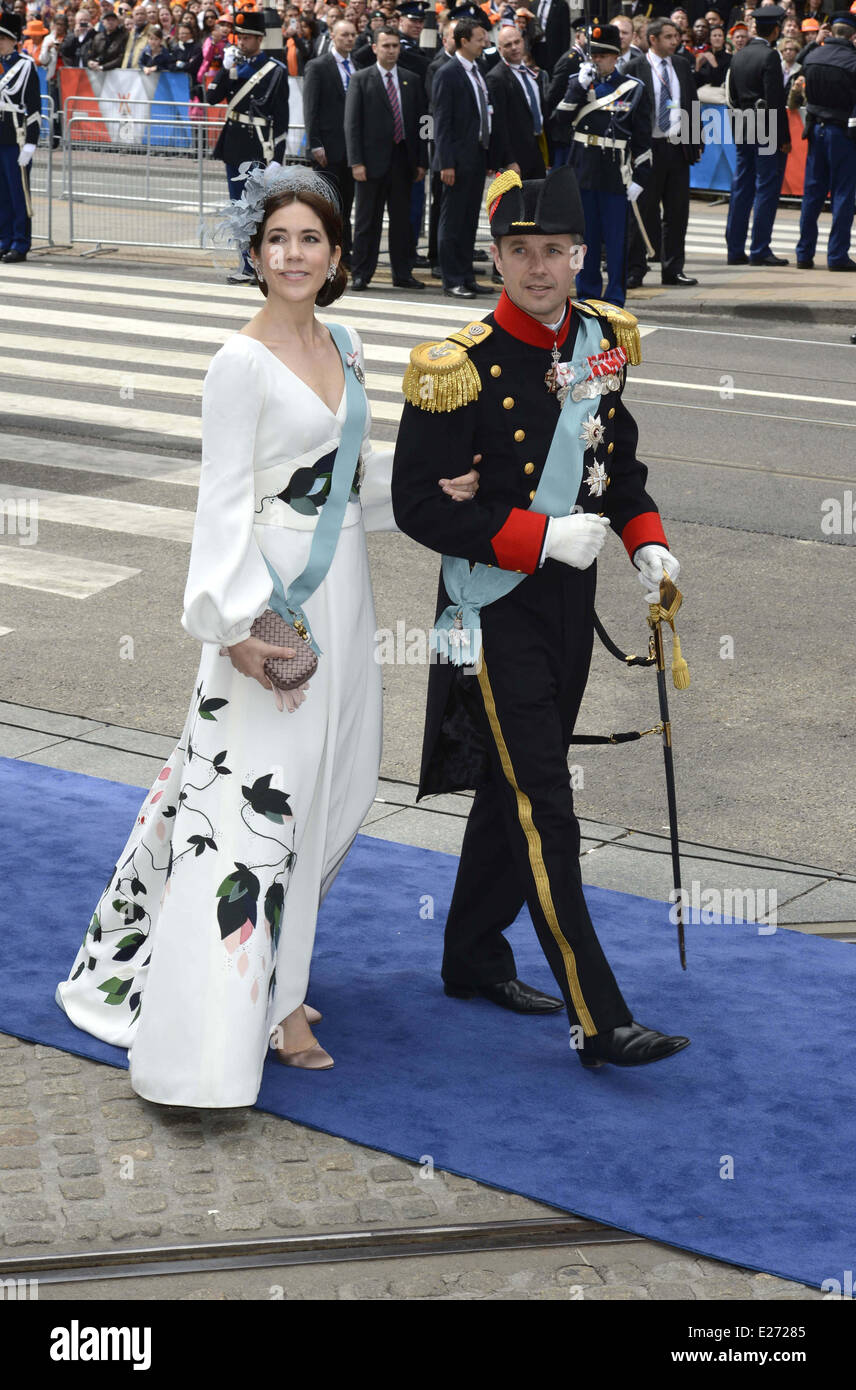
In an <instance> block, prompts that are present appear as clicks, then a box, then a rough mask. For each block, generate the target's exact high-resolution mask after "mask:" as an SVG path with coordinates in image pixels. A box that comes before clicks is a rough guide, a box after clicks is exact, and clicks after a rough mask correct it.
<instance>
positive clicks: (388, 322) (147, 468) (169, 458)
mask: <svg viewBox="0 0 856 1390" xmlns="http://www.w3.org/2000/svg"><path fill="white" fill-rule="evenodd" d="M5 269H6V268H5V267H4V270H5ZM3 285H4V291H5V294H6V296H7V302H8V303H9V304H10V305H14V302H15V299H16V297H20V300H21V302H22V303H26V305H27V311H26V312H23V313H21V315H20V317H19V318H16V316H15V315H14V313H7V314H6V316H5V319H4V322H3V324H2V331H0V354H2V360H0V416H5V418H6V422H7V428H6V430H5V431H4V433H3V437H2V442H0V522H2V521H5V523H6V524H5V525H4V526H3V530H2V534H0V586H2V585H6V586H10V587H13V588H22V589H38V590H41V591H43V592H45V593H50V594H57V595H61V596H62V597H64V598H73V599H78V600H82V599H89V598H92V597H93V596H95V595H97V594H98V593H100V592H101V591H103V590H104V589H107V588H111V587H112V586H114V585H116V584H119V583H121V582H122V581H123V580H125V579H128V578H130V577H131V576H133V575H136V574H138V573H140V571H139V570H138V569H136V568H132V567H130V566H127V565H121V564H109V563H104V562H102V561H95V560H93V559H92V558H90V557H88V556H87V554H86V550H87V546H86V542H85V539H84V537H83V535H82V532H84V531H86V530H92V531H98V532H102V533H103V532H111V533H113V534H115V535H117V536H127V537H137V538H142V539H144V540H146V541H150V542H152V551H151V554H152V561H153V563H154V562H155V558H156V555H157V543H159V542H163V541H167V542H169V541H172V542H179V543H180V544H182V545H183V546H186V545H187V544H188V543H189V541H190V539H191V536H192V531H193V516H194V514H193V510H192V509H191V508H190V507H189V505H188V503H189V501H190V500H191V499H190V498H189V496H188V491H187V489H188V488H195V487H196V486H197V484H198V478H199V458H198V454H199V444H200V440H201V422H200V411H199V403H200V398H201V394H202V382H203V378H204V376H205V372H206V371H207V368H208V364H209V363H210V361H211V357H212V356H213V354H214V352H215V351H216V350H217V348H218V347H219V346H220V345H221V344H222V343H224V342H225V341H226V340H227V339H228V338H229V337H231V335H232V334H233V333H234V332H235V331H236V330H237V329H238V328H239V327H240V326H241V325H242V324H243V323H245V322H246V321H247V319H248V318H249V317H250V316H251V314H252V312H253V311H254V310H256V309H257V308H258V305H259V298H258V292H257V291H256V290H255V288H254V287H252V286H246V287H245V286H227V285H225V284H224V283H222V282H211V283H201V282H199V281H196V280H188V279H185V278H182V276H181V274H180V273H179V274H177V275H176V276H174V277H169V278H168V277H165V276H158V275H153V276H148V275H139V274H138V275H133V274H124V273H121V272H117V271H116V270H115V268H111V267H109V266H107V265H105V266H104V268H103V269H101V268H100V267H99V269H98V271H97V272H93V271H91V270H89V269H87V270H83V269H80V268H78V267H76V266H74V265H68V264H59V265H50V264H47V263H44V262H42V263H40V262H37V261H33V262H30V263H28V264H27V266H26V267H21V268H20V269H17V268H16V269H13V268H12V267H9V273H8V274H4V276H3ZM485 307H487V306H485V305H483V304H481V303H479V304H474V305H473V306H472V308H469V307H468V306H461V305H459V304H450V305H448V306H447V305H445V304H437V303H429V304H418V303H417V304H414V303H412V302H410V301H409V300H402V299H392V298H390V299H387V298H386V297H384V298H383V299H380V298H378V297H375V296H372V297H371V299H368V300H367V299H365V298H364V297H362V296H358V295H345V296H343V298H342V299H340V300H339V301H337V303H336V305H335V306H334V308H332V309H330V310H328V311H326V312H323V313H322V314H321V315H319V316H320V317H321V318H322V319H323V320H325V321H331V320H337V321H341V322H345V323H347V324H349V325H351V326H353V327H354V328H355V329H356V330H357V332H359V334H360V336H361V338H362V339H363V345H364V350H365V356H366V364H367V368H368V372H367V376H368V380H367V385H368V390H369V397H370V402H371V408H372V418H373V420H374V421H375V422H376V424H377V427H378V431H379V432H380V436H381V437H379V438H378V439H377V440H375V444H376V445H377V446H382V445H383V444H384V443H386V444H388V443H389V442H390V440H391V439H392V438H393V437H394V430H395V425H396V423H397V421H398V418H399V416H400V413H401V377H402V372H403V369H404V367H405V365H406V364H407V362H408V360H409V357H410V349H411V347H412V345H413V343H414V342H416V341H421V340H424V339H429V338H437V337H443V336H445V334H446V333H448V332H450V331H452V330H453V329H455V328H459V327H462V326H463V325H464V324H466V323H468V322H470V321H471V320H472V319H473V318H475V317H477V315H478V311H479V310H481V311H482V312H484V310H485ZM34 422H35V423H36V424H37V426H38V428H39V429H40V430H41V431H43V432H44V433H46V434H51V433H55V434H58V435H61V434H67V433H68V432H69V431H74V432H76V433H77V434H79V435H82V436H83V437H84V438H85V439H86V442H85V443H79V444H78V443H75V442H74V440H73V439H72V440H64V441H63V445H62V448H61V449H57V448H56V447H55V446H52V445H51V444H48V443H46V441H45V439H40V438H33V437H32V435H31V434H28V433H26V432H25V430H28V429H32V426H33V424H34ZM92 440H94V441H97V442H96V443H92V442H90V441H92ZM149 440H150V441H151V447H150V446H149V443H148V441H149ZM126 441H127V443H126ZM165 449H166V450H168V451H169V452H166V453H165V452H163V450H165ZM15 465H17V468H18V472H17V473H16V474H11V473H10V472H9V467H10V466H15ZM46 465H47V466H48V467H49V468H50V469H51V476H50V481H49V485H48V486H46V487H40V486H22V485H21V484H20V483H18V482H15V481H12V478H13V477H19V476H20V469H21V467H22V466H29V467H30V468H32V469H33V471H34V474H35V473H36V471H37V470H39V469H43V468H44V467H45V466H46ZM57 472H59V473H60V474H61V475H67V476H68V479H69V486H68V490H59V488H58V486H57V484H56V475H57ZM93 474H94V475H100V476H101V477H102V478H103V479H104V484H105V488H107V489H109V490H110V491H112V492H115V485H114V486H113V487H112V488H111V487H110V481H111V480H116V482H118V481H119V480H121V479H132V480H134V481H135V482H138V483H147V484H152V485H158V486H160V487H161V488H162V487H163V486H164V485H166V486H167V487H174V488H175V489H176V492H175V494H174V496H175V502H176V505H175V506H169V505H148V504H144V503H141V502H131V501H127V500H116V499H115V498H114V497H110V496H108V497H103V496H99V495H98V494H97V487H95V488H93V486H92V485H91V483H90V484H89V485H88V486H87V478H84V477H82V476H81V475H87V477H88V478H89V477H91V475H93ZM4 475H5V476H4ZM78 478H79V479H80V483H78V482H77V481H76V480H77V479H78ZM7 479H8V481H7ZM34 481H35V482H38V481H40V479H39V478H38V476H34ZM81 484H82V486H83V490H82V491H81V492H78V491H76V490H75V489H76V487H78V486H80V485H81ZM60 486H61V485H60ZM4 505H5V506H6V512H8V513H9V516H6V514H5V513H3V512H2V508H3V506H4ZM15 508H18V509H21V513H22V514H23V512H24V511H26V512H27V513H28V514H29V515H31V517H34V518H35V519H36V520H37V521H38V524H39V525H40V526H42V527H43V528H44V529H43V531H42V535H41V536H40V537H39V539H38V543H37V544H31V543H28V540H27V537H26V536H25V535H23V534H15V524H14V510H15ZM10 518H11V519H10ZM19 529H20V528H19ZM57 532H58V533H59V535H61V536H62V538H63V544H64V546H67V547H68V551H69V553H59V552H57V551H55V549H54V547H53V545H52V544H51V538H52V537H53V536H54V535H55V534H57ZM6 630H8V631H11V629H6ZM0 635H2V632H0Z"/></svg>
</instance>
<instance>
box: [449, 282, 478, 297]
mask: <svg viewBox="0 0 856 1390" xmlns="http://www.w3.org/2000/svg"><path fill="white" fill-rule="evenodd" d="M443 293H444V294H448V295H450V296H451V298H452V299H475V297H476V296H475V292H474V291H473V290H470V289H467V287H466V285H452V286H451V288H450V289H446V290H444V291H443Z"/></svg>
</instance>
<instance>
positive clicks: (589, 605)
mask: <svg viewBox="0 0 856 1390" xmlns="http://www.w3.org/2000/svg"><path fill="white" fill-rule="evenodd" d="M487 208H488V215H489V218H490V227H491V233H492V235H493V239H494V246H493V247H492V248H491V249H492V251H493V254H494V259H495V261H496V264H497V268H498V269H499V271H500V273H501V274H502V275H503V277H504V280H505V287H504V289H503V292H502V294H501V295H500V298H499V303H498V305H497V307H496V309H495V310H494V312H493V313H491V314H489V315H488V316H487V318H486V319H484V320H481V321H477V322H475V323H470V324H468V325H466V327H464V328H458V329H457V330H455V331H452V332H451V333H450V334H449V336H448V337H447V338H446V340H445V341H444V342H439V343H421V344H419V346H418V347H416V348H414V349H413V352H412V353H411V359H410V367H409V368H408V371H407V373H406V375H405V379H404V393H405V396H406V403H405V406H404V410H403V413H402V416H401V424H400V426H399V431H398V440H397V444H396V450H395V460H394V464H393V478H392V501H393V508H394V512H395V518H396V521H397V523H398V526H399V528H400V530H402V531H404V532H405V533H406V534H407V535H409V536H412V537H413V539H414V540H417V541H419V542H420V543H421V544H422V545H425V546H427V547H428V548H429V549H431V550H436V551H439V552H441V553H443V557H444V558H443V575H442V581H441V585H440V596H439V603H438V618H437V621H436V625H435V626H436V629H437V633H438V639H439V638H440V637H445V638H446V639H447V640H448V643H449V646H448V647H447V651H450V652H452V653H454V651H455V650H457V651H459V652H460V651H461V650H462V648H463V647H466V648H467V651H468V652H469V653H470V654H471V655H477V652H476V646H475V640H476V636H477V634H478V636H479V639H480V643H481V654H480V659H479V660H477V661H476V662H472V661H471V662H470V669H469V670H468V668H467V667H466V666H464V665H461V664H457V663H456V661H455V659H454V655H453V658H452V660H451V661H449V662H445V663H444V662H442V661H438V662H435V663H434V664H432V666H431V669H430V674H429V684H428V708H427V716H426V724H425V741H424V745H423V758H422V774H421V779H420V786H419V795H420V796H424V795H427V794H429V793H434V792H440V791H452V790H461V789H463V788H470V787H475V788H476V795H475V800H474V802H473V806H472V810H471V812H470V815H469V819H468V822H467V829H466V833H465V836H464V843H463V847H462V851H461V859H460V864H459V868H458V875H457V881H456V883H455V891H454V895H453V898H452V903H451V907H450V910H449V916H448V919H447V923H446V933H445V952H444V957H443V968H442V977H443V981H444V984H445V988H446V993H447V994H448V995H451V996H453V997H456V998H461V999H468V998H472V997H473V996H475V995H479V996H481V997H483V998H486V999H488V1000H490V1001H491V1002H492V1003H495V1004H497V1005H499V1006H500V1007H502V1008H506V1009H511V1010H513V1011H514V1012H516V1013H525V1014H543V1013H549V1012H553V1011H554V1010H556V1009H559V1008H561V1007H562V1001H561V1000H559V999H555V998H553V997H551V996H549V995H545V994H543V993H542V992H541V991H539V990H536V989H534V988H533V987H532V986H530V985H527V984H525V983H523V982H522V981H521V980H519V979H518V978H517V977H516V970H515V964H514V955H513V952H512V950H511V947H510V946H509V944H508V942H507V941H506V940H505V937H504V935H503V932H504V931H505V929H506V928H507V927H509V926H510V925H511V924H512V922H513V921H514V920H515V918H516V917H517V914H518V912H519V911H520V909H521V907H522V906H523V903H524V901H525V902H526V903H527V904H528V907H529V911H530V914H531V917H532V921H533V924H534V926H535V930H536V932H537V934H538V939H539V941H540V943H541V946H542V948H543V950H544V953H545V955H546V957H547V960H548V961H549V964H550V967H551V969H552V970H553V973H554V975H555V977H556V981H557V983H558V985H559V988H560V989H561V992H562V998H563V1000H564V1004H565V1007H566V1009H567V1011H568V1017H569V1019H570V1022H571V1025H572V1035H571V1036H572V1045H573V1046H574V1047H575V1050H577V1052H578V1056H579V1060H580V1061H581V1062H582V1064H583V1065H584V1066H586V1067H599V1066H602V1065H603V1064H604V1063H606V1062H611V1063H614V1064H616V1065H618V1066H638V1065H642V1064H643V1063H646V1062H655V1061H658V1060H660V1059H661V1058H664V1057H668V1056H671V1055H672V1053H674V1052H677V1051H679V1050H680V1049H681V1048H683V1047H686V1046H687V1039H686V1038H683V1037H666V1036H664V1035H663V1034H661V1033H658V1032H656V1031H655V1030H653V1029H649V1028H645V1027H644V1026H643V1025H641V1024H639V1023H638V1022H636V1021H635V1020H634V1018H633V1016H632V1014H631V1011H630V1009H629V1008H628V1006H627V1004H626V1003H625V1001H624V999H623V998H622V996H621V993H620V991H619V988H618V985H617V983H616V981H615V978H614V976H613V974H612V971H611V970H610V967H609V965H608V963H607V961H606V958H605V956H604V954H603V951H602V950H601V947H600V945H599V943H598V940H597V936H596V935H595V931H594V927H593V925H592V922H591V919H590V917H589V915H588V910H587V908H586V902H585V898H584V896H583V891H582V881H581V875H580V868H579V844H580V830H579V824H578V822H577V819H576V817H575V815H574V807H573V794H572V792H571V787H570V779H569V777H568V765H567V753H568V744H569V741H570V737H571V734H572V732H573V727H574V721H575V719H576V715H577V711H578V709H579V706H580V701H581V700H582V695H583V691H584V688H585V684H586V679H587V676H588V669H589V662H590V658H591V649H592V640H593V622H594V616H593V615H594V591H595V568H594V564H593V561H594V558H595V556H596V555H597V553H598V551H599V550H600V548H601V546H602V545H603V544H604V540H605V536H606V530H607V526H608V525H611V526H612V528H613V529H614V530H615V531H616V533H617V534H618V535H619V536H620V537H621V540H622V541H623V543H624V545H625V547H626V549H627V551H628V554H629V556H630V558H631V559H632V560H633V562H634V564H635V565H636V566H637V568H638V569H639V570H640V577H642V578H643V580H644V584H645V587H646V588H647V589H649V590H650V589H651V587H652V584H656V582H657V581H658V580H659V578H661V577H662V575H663V573H664V570H668V571H669V573H670V574H671V575H672V576H673V577H674V576H675V575H676V574H677V571H678V568H679V567H678V564H677V561H676V560H675V558H674V556H672V555H671V554H670V553H669V551H668V549H667V548H666V537H665V535H664V533H663V528H662V525H661V522H660V516H659V513H658V511H657V508H656V506H655V504H654V502H653V501H652V499H651V498H650V497H649V496H648V494H647V492H646V491H645V480H646V474H647V470H646V468H645V465H644V464H642V463H640V462H639V460H638V458H637V457H636V440H637V429H636V425H635V424H634V422H633V419H632V418H631V416H630V414H629V412H628V411H627V409H626V408H625V406H624V404H623V402H622V399H621V395H622V389H623V385H624V366H625V364H626V363H627V361H628V360H632V361H639V360H640V359H639V335H638V330H637V328H636V320H635V318H634V317H633V315H632V314H627V313H625V312H624V311H623V310H621V309H615V310H614V309H612V307H611V306H603V305H591V304H585V303H571V302H569V298H568V296H569V294H570V291H571V288H572V284H573V271H574V268H575V263H576V261H577V260H578V259H579V251H580V246H579V243H580V242H581V240H582V236H583V233H584V226H585V220H584V217H583V209H582V204H581V201H580V197H579V192H578V189H577V183H576V177H575V175H574V173H573V171H572V170H571V169H569V168H568V167H567V166H563V167H560V168H558V169H554V170H553V171H552V172H551V173H549V174H548V175H547V176H546V178H545V179H541V180H532V181H527V182H526V183H521V180H520V178H519V177H518V175H517V174H516V173H515V172H514V171H513V170H506V171H505V172H504V173H502V174H500V175H499V176H498V177H497V178H496V179H495V180H494V182H493V183H492V185H491V186H490V188H489V189H488V193H487ZM604 310H606V312H604ZM474 454H481V455H482V456H483V459H484V463H483V464H482V466H481V468H482V471H481V481H480V485H479V492H478V498H477V500H476V501H475V502H474V503H472V504H471V505H468V506H466V507H460V506H458V505H457V504H456V503H454V502H453V501H451V500H450V499H449V498H448V497H446V496H445V495H442V494H440V495H439V496H435V494H436V493H437V483H436V473H437V459H439V458H441V459H443V460H444V462H445V467H446V469H447V471H448V473H449V474H450V475H453V474H455V473H456V472H457V473H462V472H464V471H465V468H468V467H469V466H470V461H471V460H472V457H473V455H474ZM456 461H460V463H461V465H462V466H461V468H458V469H456V467H455V463H456ZM584 469H585V470H586V471H585V475H584V474H583V470H584ZM599 514H601V515H599Z"/></svg>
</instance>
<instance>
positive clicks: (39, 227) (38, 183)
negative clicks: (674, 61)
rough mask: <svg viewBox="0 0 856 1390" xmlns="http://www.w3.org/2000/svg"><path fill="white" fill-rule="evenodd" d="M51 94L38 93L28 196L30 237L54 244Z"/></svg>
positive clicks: (52, 104)
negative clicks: (38, 118) (39, 110)
mask: <svg viewBox="0 0 856 1390" xmlns="http://www.w3.org/2000/svg"><path fill="white" fill-rule="evenodd" d="M55 115H56V107H55V104H54V100H53V97H50V96H48V95H47V94H46V93H45V94H43V95H42V125H41V131H40V138H39V143H38V145H37V146H36V152H35V154H34V155H33V159H32V162H31V164H30V198H31V200H32V204H33V241H43V242H45V243H46V244H47V245H48V246H53V245H55V242H54V236H53V209H54V198H55V196H56V190H55V189H54V152H53V136H54V117H55Z"/></svg>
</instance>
